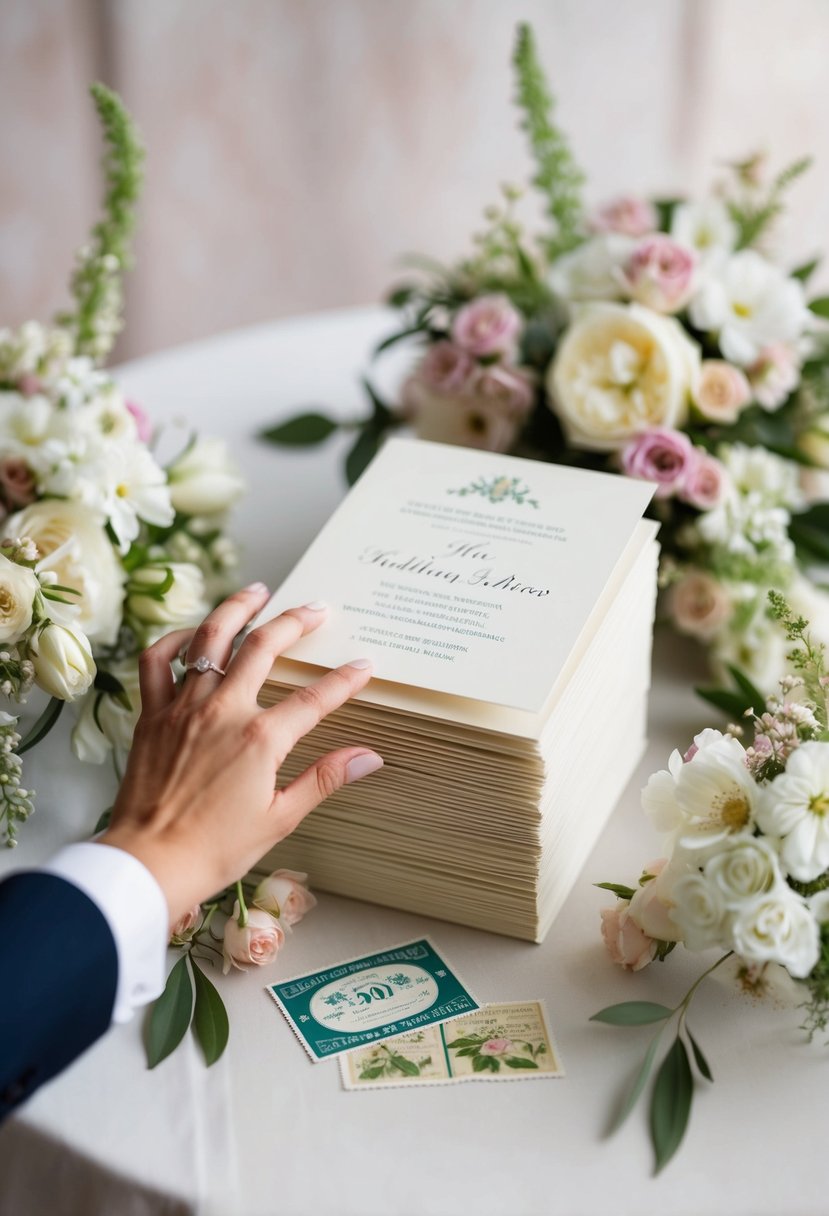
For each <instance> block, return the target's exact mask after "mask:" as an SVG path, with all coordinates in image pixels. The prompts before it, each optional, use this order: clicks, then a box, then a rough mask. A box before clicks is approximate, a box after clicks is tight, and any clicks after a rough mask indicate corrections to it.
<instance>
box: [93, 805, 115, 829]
mask: <svg viewBox="0 0 829 1216" xmlns="http://www.w3.org/2000/svg"><path fill="white" fill-rule="evenodd" d="M111 819H112V807H111V806H108V807H107V809H106V810H105V811H101V813H100V815H99V816H98V822H97V823H96V824H95V829H94V831H93V833H92V835H93V836H97V835H98V833H99V832H103V831H104V830H105V829H106V828H108V827H109V824H110V820H111Z"/></svg>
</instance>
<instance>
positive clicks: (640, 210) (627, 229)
mask: <svg viewBox="0 0 829 1216" xmlns="http://www.w3.org/2000/svg"><path fill="white" fill-rule="evenodd" d="M658 223H659V219H658V216H657V214H656V209H655V208H654V207H653V206H652V204H651V203H649V202H648V200H647V199H645V198H637V197H636V195H633V194H624V195H621V196H620V197H619V198H613V199H611V200H610V201H609V202H607V203H604V204H603V206H601V207H599V209H598V211H597V212H596V213H595V215H594V216H593V217H592V219H591V221H590V227H591V228H592V229H593V231H594V232H621V233H622V235H623V236H646V235H647V233H649V232H653V231H654V230H655V229H656V227H657V226H658Z"/></svg>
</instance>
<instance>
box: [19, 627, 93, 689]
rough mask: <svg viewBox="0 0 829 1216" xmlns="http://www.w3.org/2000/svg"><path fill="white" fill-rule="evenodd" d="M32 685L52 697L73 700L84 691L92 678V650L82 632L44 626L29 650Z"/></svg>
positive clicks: (88, 687) (90, 684) (90, 683)
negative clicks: (32, 676)
mask: <svg viewBox="0 0 829 1216" xmlns="http://www.w3.org/2000/svg"><path fill="white" fill-rule="evenodd" d="M29 654H30V657H31V660H32V663H33V665H34V669H35V683H36V684H38V685H39V686H40V687H41V688H42V689H44V691H45V692H48V693H49V695H50V696H52V697H58V698H59V699H60V700H61V701H74V700H76V699H77V698H78V697H82V696H83V695H84V693H86V692H88V691H89V689H90V687H91V686H92V681H93V680H94V679H95V660H94V659H93V658H92V647H91V646H90V645H89V642H88V641H87V639H86V637H85V636H84V635H83V634H82V633H76V632H74V631H73V630H72V629H67V628H66V627H65V626H64V625H55V624H50V625H47V626H46V628H45V629H42V630H40V632H39V633H38V634H37V636H36V637H35V638H34V639H33V641H32V644H31V647H30V651H29Z"/></svg>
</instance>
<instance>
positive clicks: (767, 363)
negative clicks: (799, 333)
mask: <svg viewBox="0 0 829 1216" xmlns="http://www.w3.org/2000/svg"><path fill="white" fill-rule="evenodd" d="M748 378H749V380H750V381H751V388H752V391H753V393H754V400H755V401H756V402H757V403H758V405H762V407H763V409H764V410H776V409H777V407H778V406H780V405H782V404H783V402H784V401H785V400H786V398H787V397H788V396H789V394H790V393H791V392H792V390H793V389H795V388H797V386H798V383H799V382H800V367H799V365H798V362H797V359H796V358H795V355H794V352H793V351H792V350H791V349H790V348H789V347H788V346H784V345H783V343H782V342H772V343H770V345H768V346H764V347H763V349H762V350H761V351H760V354H759V356H758V358H757V360H756V361H755V362H754V363H752V365H751V367H750V368H749V369H748Z"/></svg>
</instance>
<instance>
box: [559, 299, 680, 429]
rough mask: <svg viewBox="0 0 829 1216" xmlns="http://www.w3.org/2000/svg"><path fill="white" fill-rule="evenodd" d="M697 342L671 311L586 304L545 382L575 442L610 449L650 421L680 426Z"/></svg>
mask: <svg viewBox="0 0 829 1216" xmlns="http://www.w3.org/2000/svg"><path fill="white" fill-rule="evenodd" d="M698 370H699V350H698V348H697V347H696V346H695V345H694V344H693V343H692V342H691V341H690V340H689V339H688V337H687V336H686V334H685V331H684V330H683V329H682V327H681V325H679V323H678V322H677V321H675V320H674V319H673V318H672V317H663V316H659V315H658V314H657V313H654V312H651V310H650V309H648V308H643V307H641V306H640V305H638V304H629V305H622V304H588V305H585V307H584V308H583V309H581V310H580V311H579V313H578V315H577V316H576V318H575V320H574V321H573V324H572V325H571V326H570V327H569V329H567V330H566V331H565V333H564V337H563V338H562V341H561V343H560V345H559V348H558V352H557V354H556V357H555V359H554V360H553V363H552V365H551V367H550V370H549V372H548V378H547V389H548V393H549V397H550V403H551V408H552V409H553V410H554V411H555V413H557V414H558V416H559V418H560V419H561V424H562V426H563V428H564V431H565V433H566V435H567V438H568V440H569V442H570V443H571V444H572V445H573V446H574V447H579V448H590V449H596V450H598V451H610V450H612V449H614V448H620V447H622V446H623V445H624V444H625V443H627V442H628V440H629V439H631V438H632V437H633V436H634V435H637V434H639V433H640V432H642V431H646V430H649V429H650V428H651V427H657V426H662V427H680V426H682V424H683V423H684V421H685V419H686V417H687V415H688V402H689V396H690V393H691V391H692V388H693V385H694V383H695V380H696V376H697V373H698Z"/></svg>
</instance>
